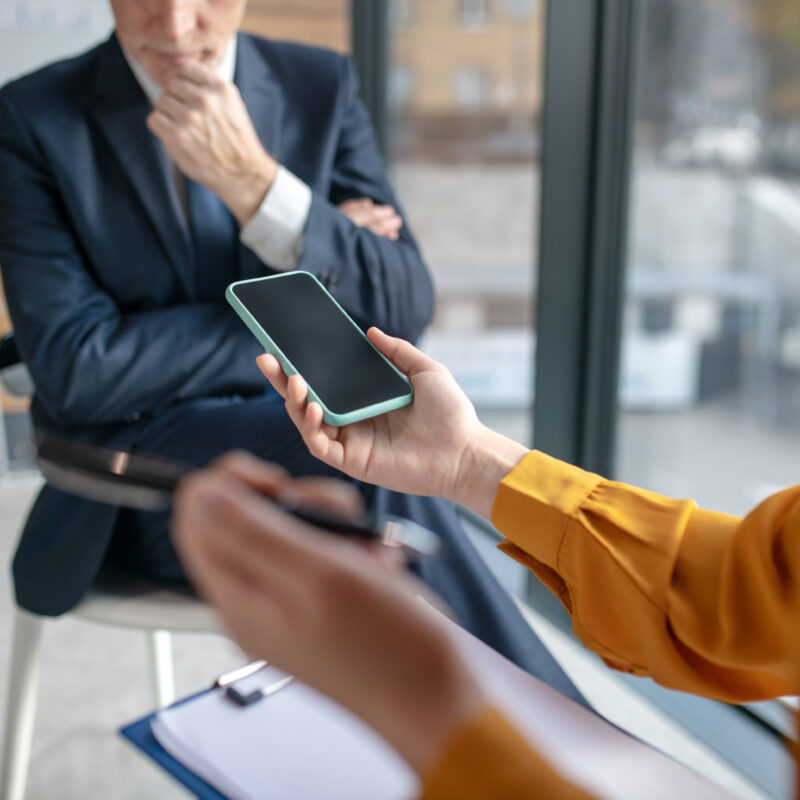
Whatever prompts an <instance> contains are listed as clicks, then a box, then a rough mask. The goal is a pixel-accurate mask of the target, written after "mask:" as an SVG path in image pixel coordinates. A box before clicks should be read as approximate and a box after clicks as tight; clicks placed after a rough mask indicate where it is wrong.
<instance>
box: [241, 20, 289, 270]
mask: <svg viewBox="0 0 800 800" xmlns="http://www.w3.org/2000/svg"><path fill="white" fill-rule="evenodd" d="M234 83H235V84H236V86H237V87H238V89H239V93H240V94H241V96H242V100H244V104H245V107H246V108H247V113H248V114H249V115H250V119H251V120H252V122H253V127H254V128H255V130H256V133H257V134H258V138H259V139H260V140H261V144H262V145H264V148H265V149H266V150H267V152H268V153H269V154H270V155H271V156H272V157H273V158H274V159H275V160H276V161H278V162H279V163H280V161H281V119H282V116H283V94H282V92H281V89H280V86H279V85H278V82H277V80H276V79H275V77H274V76H273V75H272V73H271V72H270V69H269V66H268V65H267V62H266V61H265V59H264V56H263V55H262V54H261V53H260V52H259V49H258V45H257V44H256V42H255V41H254V40H253V39H252V38H251V37H250V36H248V35H247V34H241V33H240V34H239V35H238V41H237V47H236V72H235V74H234ZM239 271H240V274H241V277H242V278H243V279H247V278H255V277H258V276H259V275H263V274H264V272H265V271H266V268H265V266H264V263H263V262H262V261H261V260H260V259H259V258H258V256H256V255H255V254H254V253H253V252H252V251H251V250H250V249H249V248H248V247H245V246H244V245H243V244H241V243H240V244H239Z"/></svg>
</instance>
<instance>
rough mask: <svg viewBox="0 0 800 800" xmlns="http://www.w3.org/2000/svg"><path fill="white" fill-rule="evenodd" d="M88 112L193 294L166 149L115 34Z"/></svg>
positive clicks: (185, 240) (187, 244)
mask: <svg viewBox="0 0 800 800" xmlns="http://www.w3.org/2000/svg"><path fill="white" fill-rule="evenodd" d="M94 90H95V94H94V103H93V105H92V108H91V111H90V113H91V116H92V118H93V120H94V122H95V124H96V125H97V127H98V128H99V129H100V130H101V131H102V133H103V135H104V137H105V139H106V141H107V142H108V145H109V147H110V148H111V149H112V150H113V151H114V153H115V155H116V157H117V159H118V161H119V164H120V166H121V168H122V170H123V171H124V172H125V174H126V175H127V177H128V179H129V181H130V184H131V187H132V188H133V192H134V193H135V195H136V196H137V198H138V199H139V201H140V202H141V204H142V206H143V208H144V210H145V212H146V214H147V216H148V217H149V219H150V223H151V224H152V226H153V229H154V230H155V233H156V235H157V237H158V239H159V241H160V242H161V244H162V246H163V248H164V250H165V252H166V253H167V255H168V257H169V260H170V262H171V264H172V267H173V268H174V269H175V271H176V272H177V274H178V278H179V279H180V281H181V283H182V285H183V287H184V289H185V290H186V292H187V294H188V295H189V296H190V297H191V296H192V295H193V294H194V280H193V270H192V263H193V262H192V255H193V254H192V249H191V241H190V239H189V235H188V229H187V227H186V221H185V219H184V216H183V212H182V211H181V208H180V203H179V200H178V198H177V192H176V191H175V187H174V185H173V183H172V179H171V178H170V176H169V174H168V169H167V163H166V158H165V153H164V149H163V147H162V146H161V143H160V142H159V141H158V139H156V137H155V136H153V134H152V133H150V131H149V130H148V128H147V125H146V122H145V120H146V118H147V115H148V114H149V113H150V110H151V106H150V103H149V101H148V100H147V98H146V97H145V95H144V92H143V91H142V89H141V87H140V86H139V84H138V82H137V81H136V78H135V77H134V75H133V73H132V72H131V71H130V68H129V67H128V64H127V62H126V61H125V57H124V56H123V54H122V51H121V49H120V46H119V43H118V42H117V39H116V37H115V36H112V37H111V39H109V41H108V42H107V44H106V46H105V50H104V52H103V53H102V55H101V58H100V61H99V69H98V74H97V79H96V81H95V87H94Z"/></svg>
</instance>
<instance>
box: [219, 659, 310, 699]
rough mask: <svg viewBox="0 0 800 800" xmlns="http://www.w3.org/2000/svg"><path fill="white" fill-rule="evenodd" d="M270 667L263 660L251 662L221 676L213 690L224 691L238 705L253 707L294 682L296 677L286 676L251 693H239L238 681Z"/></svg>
mask: <svg viewBox="0 0 800 800" xmlns="http://www.w3.org/2000/svg"><path fill="white" fill-rule="evenodd" d="M269 665H270V664H269V661H263V660H261V659H259V660H257V661H251V662H250V663H249V664H245V665H244V666H242V667H238V668H237V669H234V670H231V671H230V672H225V673H224V674H222V675H220V676H219V678H217V679H216V680H215V681H214V687H213V688H215V689H224V690H225V696H226V697H229V698H230V699H231V700H232V701H233V702H234V703H236V704H237V705H240V706H249V705H252V704H253V703H256V702H258V701H259V700H261V698H262V697H269V696H270V695H271V694H275V693H276V692H279V691H280V690H281V689H283V688H284V687H285V686H288V685H289V684H290V683H291V682H292V681H293V680H294V675H285V676H284V677H283V678H280V679H279V680H277V681H273V682H272V683H268V684H266V685H265V686H258V687H256V688H255V689H252V690H251V691H249V692H242V691H239V689H237V688H236V686H235V685H234V684H235V683H236V682H237V681H240V680H243V679H244V678H249V677H250V676H251V675H255V674H256V673H257V672H260V671H261V670H262V669H264V668H265V667H268V666H269Z"/></svg>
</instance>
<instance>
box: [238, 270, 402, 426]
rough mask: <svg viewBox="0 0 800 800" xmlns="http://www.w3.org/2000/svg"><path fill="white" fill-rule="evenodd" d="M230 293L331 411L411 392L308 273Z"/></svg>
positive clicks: (241, 287)
mask: <svg viewBox="0 0 800 800" xmlns="http://www.w3.org/2000/svg"><path fill="white" fill-rule="evenodd" d="M233 292H234V293H235V295H236V297H237V298H238V299H239V300H240V301H241V303H242V304H243V305H244V306H245V308H246V309H247V310H248V311H249V312H250V314H252V315H253V317H254V318H255V320H256V321H257V322H258V324H259V325H260V326H261V327H262V328H263V329H264V330H265V331H266V332H267V334H268V335H269V337H270V338H271V339H272V341H273V342H274V343H275V345H276V347H277V348H278V349H279V350H280V351H281V352H282V353H283V355H284V356H286V358H287V359H288V360H289V361H290V362H291V363H292V365H293V366H294V368H295V369H296V370H297V371H298V372H299V373H300V374H301V375H302V376H303V378H304V379H305V381H306V383H307V384H308V385H309V386H310V387H311V388H312V389H313V390H314V392H315V393H316V394H317V397H319V399H320V400H321V401H322V403H323V404H324V405H325V406H326V408H328V410H330V411H332V412H333V413H334V414H346V413H348V412H350V411H355V410H357V409H360V408H365V407H366V406H371V405H375V404H376V403H382V402H384V401H386V400H391V399H393V398H396V397H405V396H407V395H408V394H410V392H411V388H410V386H409V385H408V383H407V382H406V381H405V380H403V378H402V377H401V376H400V375H399V374H398V373H397V372H396V371H395V370H394V369H393V368H392V367H391V366H390V365H389V363H388V362H387V361H386V360H385V359H384V358H383V357H382V356H381V355H380V354H379V353H378V352H377V351H376V350H375V348H374V347H373V346H372V345H371V344H370V343H369V341H368V340H367V338H366V337H365V336H364V334H363V333H362V332H361V330H360V329H359V328H358V327H357V326H356V325H355V324H354V323H353V322H352V321H351V320H350V319H349V318H348V317H346V316H345V314H344V313H343V312H342V310H341V309H340V308H339V307H338V306H337V305H336V303H335V302H334V301H333V299H332V298H331V296H330V295H329V294H328V293H327V292H326V291H325V289H323V288H322V286H321V285H320V284H319V283H317V281H316V280H314V278H312V277H311V276H310V275H308V274H306V273H303V272H291V273H287V274H286V275H281V276H278V277H274V278H267V279H264V280H258V281H250V282H247V283H242V284H239V285H238V286H234V287H233Z"/></svg>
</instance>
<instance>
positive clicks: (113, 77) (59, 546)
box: [0, 34, 433, 614]
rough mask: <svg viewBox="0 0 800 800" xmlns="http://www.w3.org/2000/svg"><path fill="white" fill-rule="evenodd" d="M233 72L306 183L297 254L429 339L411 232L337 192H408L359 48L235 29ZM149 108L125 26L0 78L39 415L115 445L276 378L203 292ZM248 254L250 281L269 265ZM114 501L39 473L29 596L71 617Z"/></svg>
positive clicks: (4, 251) (429, 305)
mask: <svg viewBox="0 0 800 800" xmlns="http://www.w3.org/2000/svg"><path fill="white" fill-rule="evenodd" d="M235 82H236V84H237V85H238V87H239V91H240V92H241V95H242V97H243V99H244V102H245V104H246V106H247V109H248V111H249V113H250V116H251V118H252V120H253V123H254V126H255V129H256V131H257V132H258V135H259V137H260V138H261V140H262V142H263V144H264V146H265V147H266V148H267V149H268V151H269V152H270V153H271V154H272V155H273V156H274V157H275V158H276V159H277V160H278V162H279V163H281V164H283V165H284V166H285V167H286V168H288V169H289V170H291V171H292V172H293V173H294V174H295V175H297V176H298V177H299V178H301V179H302V180H303V181H305V182H306V183H307V184H308V185H309V186H310V187H311V189H312V192H313V200H312V205H311V211H310V216H309V219H308V225H307V228H306V231H305V246H304V251H303V253H302V256H301V260H300V264H299V266H300V268H301V269H307V270H309V271H310V272H313V273H315V274H317V275H318V276H320V277H321V278H322V279H323V280H324V281H326V282H327V284H328V285H329V287H330V288H331V289H332V291H333V292H334V294H335V296H336V297H337V299H338V300H339V302H340V303H341V304H342V305H343V306H344V307H345V308H346V309H347V310H348V311H349V312H350V313H351V314H352V315H353V317H354V318H355V319H356V321H358V322H359V323H360V324H362V325H364V326H366V325H368V324H376V325H379V326H381V327H382V328H383V329H384V330H386V331H388V332H391V333H394V334H397V335H400V336H403V337H405V338H409V339H412V340H413V339H415V338H417V337H418V336H419V334H420V333H421V331H422V330H423V328H424V326H425V325H426V324H427V323H428V321H429V320H430V318H431V315H432V311H433V291H432V286H431V282H430V278H429V275H428V272H427V270H426V268H425V266H424V265H423V263H422V261H421V258H420V255H419V252H418V250H417V247H416V245H415V243H414V241H413V239H412V237H411V235H410V233H409V231H408V229H407V228H406V227H404V228H403V230H402V231H401V233H400V239H399V241H397V242H391V241H389V240H388V239H385V238H383V237H379V236H375V235H373V234H372V233H370V232H369V231H366V230H364V229H361V228H358V227H356V226H354V225H353V224H352V223H351V222H350V221H349V220H348V219H347V218H345V217H344V216H343V215H342V214H341V213H340V212H339V211H338V210H337V209H336V208H335V206H336V204H337V203H340V202H342V201H343V200H346V199H348V198H351V197H358V196H367V197H371V198H373V199H374V200H375V201H377V202H380V203H390V204H392V205H394V206H395V207H397V201H396V199H395V197H394V194H393V192H392V189H391V187H390V185H389V182H388V180H387V178H386V174H385V170H384V166H383V163H382V159H381V157H380V154H379V152H378V149H377V147H376V143H375V139H374V135H373V132H372V128H371V126H370V124H369V121H368V117H367V114H366V112H365V109H364V107H363V105H362V104H361V102H360V100H359V99H358V95H357V84H356V80H355V76H354V71H353V67H352V63H351V62H350V60H349V59H347V58H345V57H342V56H340V55H337V54H335V53H332V52H329V51H325V50H320V49H316V48H310V47H303V46H300V45H296V44H290V43H279V42H270V41H266V40H262V39H257V38H254V37H251V36H247V35H244V34H240V35H239V43H238V54H237V64H236V73H235ZM149 111H150V106H149V103H148V101H147V100H146V98H145V96H144V94H143V93H142V91H141V89H140V87H139V85H138V83H137V82H136V79H135V78H134V76H133V74H132V73H131V71H130V69H129V67H128V65H127V63H126V61H125V59H124V56H123V54H122V51H121V50H120V47H119V44H118V42H117V40H116V38H115V37H114V36H112V37H111V38H110V39H109V40H108V41H107V42H105V43H103V44H101V45H100V46H98V47H96V48H95V49H93V50H91V51H89V52H87V53H85V54H83V55H81V56H79V57H77V58H74V59H70V60H68V61H63V62H60V63H57V64H53V65H51V66H48V67H46V68H44V69H42V70H39V71H38V72H35V73H33V74H31V75H28V76H26V77H23V78H21V79H19V80H17V81H14V82H12V83H10V84H8V85H7V86H5V87H4V88H3V89H2V90H0V269H2V274H3V282H4V285H5V290H6V296H7V299H8V304H9V310H10V312H11V317H12V321H13V324H14V329H15V332H16V336H17V341H18V344H19V348H20V351H21V354H22V357H23V359H24V361H25V363H26V364H27V366H28V368H29V369H30V372H31V374H32V377H33V381H34V383H35V386H36V394H35V397H34V401H33V417H34V423H35V425H36V426H37V428H39V429H49V430H54V431H57V432H59V433H61V434H63V435H67V436H73V437H77V438H81V439H83V440H89V441H95V442H101V443H105V444H112V445H115V446H120V447H132V446H134V445H135V442H136V437H137V430H138V427H139V425H141V424H142V421H143V420H144V419H149V420H150V421H151V423H152V420H153V419H154V418H156V419H157V418H158V415H159V413H160V412H162V411H163V410H165V409H167V408H170V407H173V408H174V405H175V404H176V403H181V402H190V401H192V400H193V399H195V398H203V397H212V396H213V397H225V396H232V395H248V394H251V395H252V394H255V393H263V392H264V381H263V378H262V376H261V375H260V374H259V373H258V371H257V370H256V368H255V366H254V358H255V357H256V355H257V354H258V352H259V346H258V344H257V343H256V341H255V339H254V338H253V337H252V336H251V334H250V333H249V332H248V331H247V329H246V328H245V327H244V326H243V325H242V324H241V322H239V320H238V319H237V317H236V316H235V314H234V313H233V312H232V311H231V310H230V309H229V308H228V307H227V305H226V304H225V303H224V301H223V300H222V298H221V299H220V302H219V303H208V302H198V301H197V300H196V299H195V297H196V295H195V287H194V274H193V253H192V250H191V240H190V238H189V237H188V235H187V230H186V224H185V221H184V217H183V214H182V211H181V209H180V206H179V203H178V200H177V197H176V193H175V190H174V187H173V185H172V182H171V181H170V179H169V176H168V174H167V171H166V170H165V162H164V154H163V149H162V148H161V145H160V143H159V142H158V141H157V140H156V139H155V137H153V136H152V134H150V132H149V131H148V130H147V128H146V126H145V117H146V116H147V114H148V113H149ZM239 250H240V252H239V272H240V276H241V277H242V278H249V277H256V276H258V275H262V274H269V273H270V271H271V270H270V269H269V266H268V265H265V264H264V263H262V262H261V261H260V260H259V259H258V258H257V257H256V256H255V254H254V253H252V252H251V251H250V250H249V249H248V248H246V247H244V246H243V245H239ZM117 514H118V509H116V508H115V507H113V506H109V505H103V504H98V503H94V502H90V501H88V500H82V499H79V498H77V497H73V496H70V495H66V494H63V493H61V492H59V491H57V490H55V489H53V488H50V487H45V488H44V489H43V491H42V493H41V495H40V497H39V499H38V500H37V503H36V505H35V507H34V509H33V511H32V513H31V516H30V518H29V520H28V524H27V526H26V529H25V531H24V532H23V535H22V537H21V540H20V543H19V547H18V550H17V554H16V557H15V561H14V581H15V589H16V594H17V600H18V602H19V603H20V605H21V606H23V607H24V608H28V609H30V610H32V611H35V612H38V613H42V614H60V613H62V612H63V611H65V610H68V609H69V608H71V607H72V606H73V605H74V604H75V603H77V602H78V601H79V600H80V598H81V596H82V595H83V594H84V592H85V591H86V590H87V589H88V588H89V586H90V585H91V583H92V581H93V580H94V578H95V576H96V574H97V571H98V569H99V567H100V565H101V563H102V560H103V558H104V554H105V553H106V550H107V548H108V545H109V542H110V539H111V535H112V532H113V530H114V526H115V523H116V518H117Z"/></svg>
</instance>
